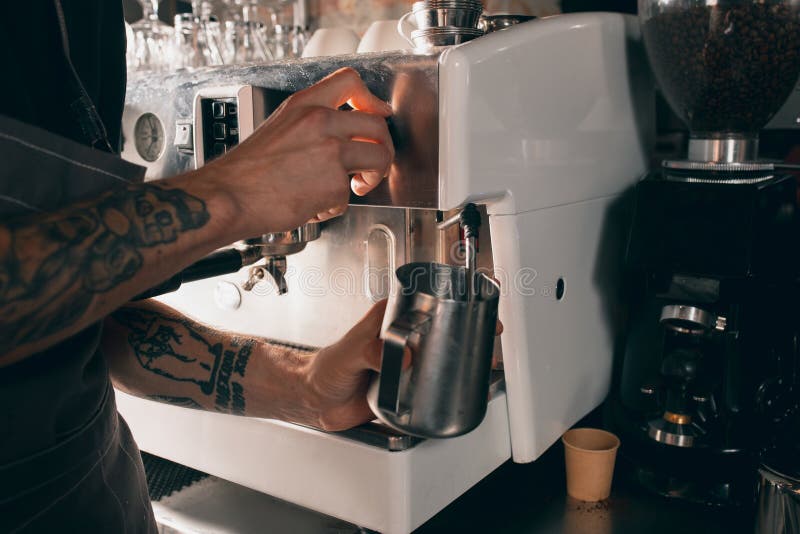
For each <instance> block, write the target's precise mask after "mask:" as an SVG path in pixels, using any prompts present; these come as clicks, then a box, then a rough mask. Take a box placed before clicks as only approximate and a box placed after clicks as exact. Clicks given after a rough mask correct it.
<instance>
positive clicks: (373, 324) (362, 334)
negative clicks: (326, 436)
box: [306, 300, 386, 430]
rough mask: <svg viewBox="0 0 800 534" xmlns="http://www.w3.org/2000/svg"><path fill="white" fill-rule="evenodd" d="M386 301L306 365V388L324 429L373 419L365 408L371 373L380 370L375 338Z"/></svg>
mask: <svg viewBox="0 0 800 534" xmlns="http://www.w3.org/2000/svg"><path fill="white" fill-rule="evenodd" d="M385 311H386V301H385V300H382V301H380V302H378V303H377V304H375V305H374V306H373V307H372V308H371V309H370V310H369V311H368V312H367V314H366V315H365V316H364V317H363V318H362V319H361V320H360V321H359V322H358V324H356V325H355V326H354V327H353V328H352V329H350V331H349V332H347V333H346V334H345V335H344V337H342V339H340V340H339V341H337V342H336V343H334V344H333V345H330V346H328V347H325V348H323V349H321V350H320V351H319V352H318V353H316V354H315V355H314V357H313V358H312V359H311V360H310V362H309V364H308V370H307V373H306V386H307V387H306V389H307V390H308V391H309V392H310V393H309V394H310V398H311V403H312V405H313V406H314V408H315V409H314V412H315V413H316V418H317V421H316V424H315V425H314V426H317V427H319V428H322V429H324V430H345V429H348V428H352V427H354V426H357V425H360V424H362V423H366V422H367V421H371V420H372V419H374V418H375V416H374V415H373V414H372V411H371V410H370V409H369V406H368V405H367V388H368V387H369V382H370V378H371V375H372V372H371V371H377V370H379V369H380V367H381V352H382V348H383V342H382V341H381V340H380V338H379V337H378V336H379V334H380V330H381V323H382V322H383V314H384V312H385Z"/></svg>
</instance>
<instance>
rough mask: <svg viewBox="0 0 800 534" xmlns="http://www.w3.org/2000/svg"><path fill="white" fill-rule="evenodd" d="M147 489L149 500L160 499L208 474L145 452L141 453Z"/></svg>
mask: <svg viewBox="0 0 800 534" xmlns="http://www.w3.org/2000/svg"><path fill="white" fill-rule="evenodd" d="M142 462H143V463H144V471H145V473H146V474H147V489H148V491H149V492H150V500H151V501H160V500H161V499H163V498H165V497H169V496H170V495H172V494H173V493H175V492H176V491H180V490H182V489H183V488H186V487H189V486H191V485H192V484H194V483H195V482H198V481H200V480H203V479H204V478H207V477H208V476H209V475H207V474H206V473H203V472H202V471H197V470H196V469H192V468H190V467H186V466H185V465H180V464H176V463H175V462H170V461H169V460H165V459H163V458H159V457H158V456H153V455H152V454H148V453H146V452H143V453H142Z"/></svg>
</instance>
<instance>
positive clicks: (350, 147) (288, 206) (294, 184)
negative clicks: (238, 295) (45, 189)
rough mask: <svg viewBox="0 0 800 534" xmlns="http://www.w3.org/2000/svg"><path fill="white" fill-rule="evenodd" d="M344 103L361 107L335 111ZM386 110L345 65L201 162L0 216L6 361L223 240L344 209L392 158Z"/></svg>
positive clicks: (0, 347) (51, 340) (1, 355)
mask: <svg viewBox="0 0 800 534" xmlns="http://www.w3.org/2000/svg"><path fill="white" fill-rule="evenodd" d="M345 102H350V103H351V104H352V106H353V107H354V108H356V109H358V110H362V111H338V110H337V108H338V107H339V106H341V105H342V104H344V103H345ZM390 112H391V108H389V106H388V105H387V104H386V103H384V102H382V101H380V100H379V99H377V98H376V97H375V96H373V95H372V94H371V93H370V92H369V91H368V90H367V88H366V86H365V85H364V84H363V82H362V81H361V79H360V78H359V77H358V74H356V72H355V71H354V70H352V69H342V70H340V71H337V72H336V73H334V74H333V75H331V76H329V77H328V78H326V79H324V80H323V81H322V82H320V83H319V84H317V85H316V86H314V87H311V88H310V89H307V90H305V91H301V92H298V93H296V94H294V95H293V96H291V97H290V98H289V99H287V100H286V101H285V102H284V103H283V104H282V105H281V107H280V108H279V109H278V110H277V111H276V112H275V113H273V114H272V115H271V116H270V118H269V120H268V121H267V122H266V123H265V124H264V125H263V126H262V127H260V128H258V129H257V130H256V131H255V132H254V133H253V134H252V135H251V136H250V137H249V138H248V139H247V140H245V141H244V142H242V143H241V144H240V145H239V146H237V147H236V149H235V150H232V151H231V152H230V153H229V154H228V155H227V156H226V157H223V158H219V159H217V160H215V161H213V162H211V163H210V164H209V165H206V166H204V167H202V168H201V169H199V170H197V171H194V172H192V173H188V174H185V175H181V176H176V177H173V178H169V179H166V180H162V181H159V182H150V183H149V184H144V185H135V186H130V187H128V188H125V189H118V190H115V191H111V192H108V193H106V194H104V195H102V196H99V197H97V198H95V199H93V200H89V201H86V202H83V203H79V204H75V205H73V206H69V207H66V208H64V209H62V210H60V211H58V212H55V213H52V214H47V215H41V214H35V215H32V216H29V217H25V218H21V219H17V220H12V221H0V367H2V366H4V365H9V364H12V363H14V362H16V361H19V360H21V359H23V358H25V357H27V356H29V355H31V354H33V353H35V352H37V351H40V350H43V349H45V348H47V347H50V346H52V345H54V344H55V343H57V342H59V341H61V340H63V339H64V338H66V337H68V336H70V335H72V334H74V333H76V332H78V331H79V330H81V329H82V328H85V327H86V326H88V325H90V324H92V323H94V322H96V321H98V320H101V319H103V318H104V317H105V316H106V315H107V314H108V313H110V312H111V311H113V310H115V309H117V308H118V307H119V306H121V305H122V304H124V303H125V302H127V301H128V300H130V298H131V297H133V296H134V295H137V294H139V293H141V292H143V291H145V290H147V289H149V288H150V287H153V286H154V285H156V284H157V283H159V282H161V281H163V280H164V279H166V278H168V277H169V276H171V275H172V274H174V273H175V272H177V271H178V270H180V269H181V268H183V267H185V266H187V265H189V264H190V263H191V262H193V261H195V260H198V259H200V258H201V257H202V256H204V255H205V254H208V253H209V252H211V251H213V250H214V249H216V248H219V247H222V246H225V245H228V244H230V243H232V242H234V241H236V240H238V239H243V238H247V237H251V236H253V235H261V234H262V233H264V232H274V231H282V230H291V229H292V228H295V227H297V226H299V225H301V224H302V223H303V222H305V221H308V220H309V219H312V218H316V219H320V220H321V219H325V218H329V217H330V216H332V215H336V214H339V213H341V212H342V209H341V208H340V206H342V205H345V206H346V204H347V199H348V198H349V191H350V185H351V183H352V187H353V190H354V191H356V192H357V193H359V194H364V193H366V192H367V191H369V190H370V189H371V188H373V187H375V186H376V185H377V184H378V182H379V181H380V177H381V176H383V175H384V174H385V173H386V171H387V169H388V166H389V164H390V163H391V160H392V157H393V154H394V152H393V148H392V143H391V137H390V136H389V131H388V129H387V127H386V122H385V120H384V119H383V117H385V116H388V115H389V114H390ZM352 173H356V175H355V177H354V178H353V179H352V182H351V179H350V177H349V174H352ZM20 179H24V177H20Z"/></svg>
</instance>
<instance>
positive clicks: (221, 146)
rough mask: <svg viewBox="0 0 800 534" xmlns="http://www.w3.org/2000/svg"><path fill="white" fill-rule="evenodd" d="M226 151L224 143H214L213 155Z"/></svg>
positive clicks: (219, 154)
mask: <svg viewBox="0 0 800 534" xmlns="http://www.w3.org/2000/svg"><path fill="white" fill-rule="evenodd" d="M227 151H228V147H227V146H225V143H214V156H215V157H216V156H221V155H223V154H224V153H225V152H227Z"/></svg>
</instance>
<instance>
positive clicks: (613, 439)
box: [561, 428, 619, 502]
mask: <svg viewBox="0 0 800 534" xmlns="http://www.w3.org/2000/svg"><path fill="white" fill-rule="evenodd" d="M561 441H562V442H563V443H564V460H565V462H566V466H567V494H568V495H569V496H570V497H572V498H574V499H578V500H580V501H588V502H595V501H602V500H604V499H607V498H608V496H609V495H611V480H612V478H613V477H614V462H615V461H616V458H617V449H618V448H619V438H618V437H617V436H615V435H614V434H612V433H611V432H606V431H605V430H600V429H597V428H574V429H572V430H569V431H567V432H566V433H565V434H564V435H563V436H562V437H561Z"/></svg>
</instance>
